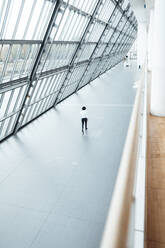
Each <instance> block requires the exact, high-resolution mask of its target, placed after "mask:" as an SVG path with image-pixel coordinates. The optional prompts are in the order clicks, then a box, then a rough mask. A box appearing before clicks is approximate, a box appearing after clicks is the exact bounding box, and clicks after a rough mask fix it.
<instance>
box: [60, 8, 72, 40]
mask: <svg viewBox="0 0 165 248" xmlns="http://www.w3.org/2000/svg"><path fill="white" fill-rule="evenodd" d="M73 17H74V13H73V11H72V10H69V13H68V18H66V20H65V23H64V25H63V27H64V28H65V29H64V28H63V32H62V30H61V32H60V35H59V40H64V37H65V36H66V33H67V31H68V28H67V27H68V26H71V23H72V19H73ZM59 27H60V26H59Z"/></svg>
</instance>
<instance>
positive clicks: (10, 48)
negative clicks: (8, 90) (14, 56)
mask: <svg viewBox="0 0 165 248" xmlns="http://www.w3.org/2000/svg"><path fill="white" fill-rule="evenodd" d="M11 51H12V45H9V48H8V52H7V56H6V60H5V63H4V66H3V70H2V76H1V77H2V78H1V82H2V81H3V78H4V75H5V74H6V68H7V65H8V61H9V58H10V55H11Z"/></svg>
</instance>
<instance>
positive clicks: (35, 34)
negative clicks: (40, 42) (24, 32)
mask: <svg viewBox="0 0 165 248" xmlns="http://www.w3.org/2000/svg"><path fill="white" fill-rule="evenodd" d="M45 4H46V2H45V1H44V2H43V3H42V7H41V11H40V14H39V16H38V20H37V23H36V27H35V29H34V33H33V35H32V40H34V39H35V37H37V31H38V28H39V23H40V20H41V17H42V14H43V11H44V7H45ZM41 26H42V25H40V27H41ZM38 33H39V32H38ZM38 37H39V36H38Z"/></svg>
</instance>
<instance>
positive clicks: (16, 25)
mask: <svg viewBox="0 0 165 248" xmlns="http://www.w3.org/2000/svg"><path fill="white" fill-rule="evenodd" d="M24 4H25V0H22V3H21V6H20V9H19V13H18V16H17V20H16V24H15V28H14V31H13V35H12V39H14V38H15V35H16V32H17V29H18V25H19V23H20V19H21V15H22V10H23V8H24Z"/></svg>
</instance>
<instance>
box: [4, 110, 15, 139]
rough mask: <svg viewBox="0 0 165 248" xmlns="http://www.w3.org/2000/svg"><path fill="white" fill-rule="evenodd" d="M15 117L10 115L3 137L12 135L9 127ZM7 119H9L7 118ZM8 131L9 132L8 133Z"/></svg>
mask: <svg viewBox="0 0 165 248" xmlns="http://www.w3.org/2000/svg"><path fill="white" fill-rule="evenodd" d="M15 115H16V114H14V115H12V116H11V117H10V120H9V123H8V125H7V128H6V132H5V134H4V137H7V135H8V134H10V133H12V128H11V130H10V127H11V124H12V121H13V119H14V118H15ZM8 118H9V117H8ZM13 124H14V123H13ZM9 130H10V132H9Z"/></svg>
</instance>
